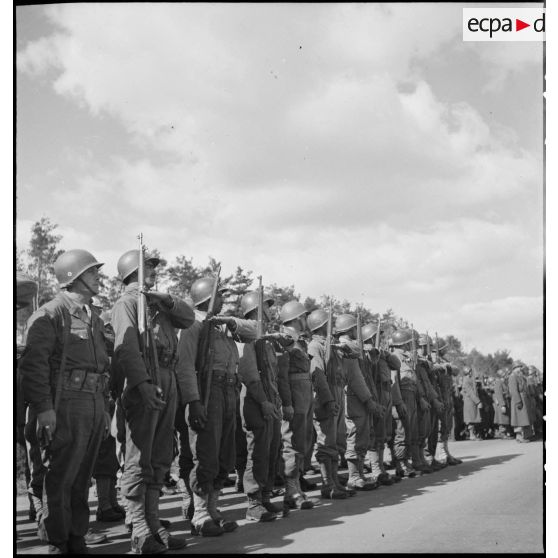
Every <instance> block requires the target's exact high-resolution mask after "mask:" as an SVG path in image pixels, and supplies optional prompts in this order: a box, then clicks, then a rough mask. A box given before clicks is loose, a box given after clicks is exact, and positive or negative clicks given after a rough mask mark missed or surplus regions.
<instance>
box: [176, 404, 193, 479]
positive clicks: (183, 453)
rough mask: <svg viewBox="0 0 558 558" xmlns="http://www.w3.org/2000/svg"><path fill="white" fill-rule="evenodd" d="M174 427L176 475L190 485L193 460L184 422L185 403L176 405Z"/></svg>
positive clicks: (186, 424)
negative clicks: (176, 438) (176, 440)
mask: <svg viewBox="0 0 558 558" xmlns="http://www.w3.org/2000/svg"><path fill="white" fill-rule="evenodd" d="M174 427H175V429H176V431H177V432H178V476H179V477H180V478H181V479H183V480H184V481H186V483H187V484H188V485H190V473H191V472H192V469H193V468H194V460H193V458H192V450H191V449H190V435H189V430H188V423H187V422H186V405H177V407H176V416H175V419H174Z"/></svg>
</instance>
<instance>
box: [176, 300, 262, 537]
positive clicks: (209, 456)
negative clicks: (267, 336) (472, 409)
mask: <svg viewBox="0 0 558 558" xmlns="http://www.w3.org/2000/svg"><path fill="white" fill-rule="evenodd" d="M206 315H207V313H206V312H204V311H200V310H196V311H195V322H194V324H193V325H192V327H190V328H188V329H187V330H184V331H183V332H182V333H181V335H180V341H179V344H178V364H177V367H176V375H177V383H178V392H179V397H180V403H181V404H182V405H188V404H191V403H193V402H196V401H198V402H199V401H201V400H202V399H203V396H204V389H205V385H202V384H203V383H204V382H205V378H201V377H200V376H199V374H200V372H201V371H199V370H197V365H196V363H197V362H199V360H198V359H199V356H201V354H200V355H198V353H199V352H200V350H201V348H202V347H203V341H204V340H203V338H202V337H203V336H202V335H201V333H202V330H203V328H204V321H205V319H206ZM230 319H231V320H232V321H234V323H235V326H236V327H235V337H236V338H237V339H239V340H242V341H251V340H254V339H255V337H256V328H255V322H254V321H252V320H242V319H240V318H230ZM209 327H212V328H214V331H213V334H214V360H213V376H212V381H211V388H210V394H209V400H208V406H207V409H206V412H207V423H206V425H205V427H204V428H203V429H197V430H196V429H194V428H192V424H189V432H188V433H189V442H190V450H191V452H192V461H193V468H192V470H191V472H190V488H191V490H192V492H193V496H194V510H195V511H194V516H193V518H192V524H193V526H194V528H196V529H199V530H200V531H199V532H200V533H201V534H204V533H203V532H201V529H202V526H203V525H204V524H206V521H207V520H206V518H207V516H208V513H209V515H210V516H211V518H212V519H213V520H214V521H216V522H217V523H220V524H222V525H224V520H223V518H222V516H221V514H220V512H219V510H218V509H217V507H216V506H217V500H218V495H219V491H220V490H221V488H223V485H224V482H225V480H226V479H227V477H228V475H229V472H230V471H232V469H233V468H234V466H235V458H236V452H235V431H236V397H237V382H238V377H237V367H238V362H239V354H238V348H237V346H236V343H235V340H234V338H233V336H232V334H231V332H230V331H229V330H228V329H227V328H226V327H224V326H222V325H214V324H211V325H210V326H209ZM232 528H236V524H235V525H234V526H233V525H232V522H231V526H230V527H227V529H231V530H232Z"/></svg>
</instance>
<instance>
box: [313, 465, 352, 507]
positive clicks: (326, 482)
mask: <svg viewBox="0 0 558 558" xmlns="http://www.w3.org/2000/svg"><path fill="white" fill-rule="evenodd" d="M320 473H321V475H322V487H321V489H320V492H321V495H322V498H326V499H328V500H343V499H345V498H347V493H346V491H345V490H338V489H337V488H336V486H335V484H334V482H333V478H332V477H333V475H332V473H331V460H329V459H326V460H324V461H323V462H322V463H320Z"/></svg>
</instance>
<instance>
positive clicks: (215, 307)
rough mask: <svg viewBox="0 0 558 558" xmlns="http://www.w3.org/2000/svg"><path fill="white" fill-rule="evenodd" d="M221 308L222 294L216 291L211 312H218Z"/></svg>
mask: <svg viewBox="0 0 558 558" xmlns="http://www.w3.org/2000/svg"><path fill="white" fill-rule="evenodd" d="M222 309H223V295H222V294H221V293H220V292H219V291H217V295H216V296H215V303H214V304H213V313H214V314H219V313H220V312H221V310H222Z"/></svg>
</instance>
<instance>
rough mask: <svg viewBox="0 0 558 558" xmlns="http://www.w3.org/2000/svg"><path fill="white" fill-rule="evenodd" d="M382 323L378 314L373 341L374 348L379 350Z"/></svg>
mask: <svg viewBox="0 0 558 558" xmlns="http://www.w3.org/2000/svg"><path fill="white" fill-rule="evenodd" d="M381 323H382V318H380V316H378V329H377V330H376V339H375V343H374V347H375V348H376V350H378V351H379V350H380V325H381Z"/></svg>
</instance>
